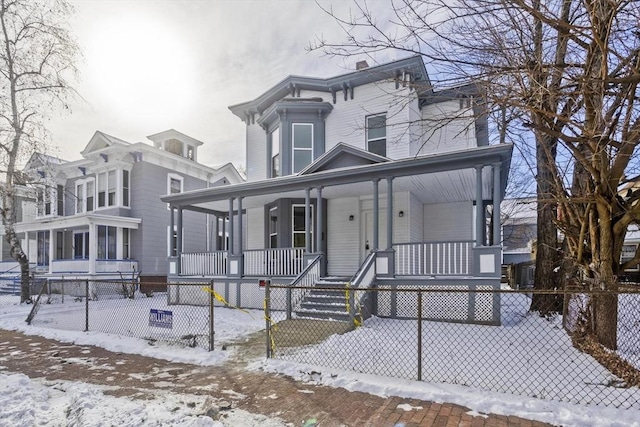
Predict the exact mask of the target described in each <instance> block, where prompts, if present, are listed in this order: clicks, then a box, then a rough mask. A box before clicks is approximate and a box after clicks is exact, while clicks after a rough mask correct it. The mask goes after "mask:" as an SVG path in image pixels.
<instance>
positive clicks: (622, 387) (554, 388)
mask: <svg viewBox="0 0 640 427" xmlns="http://www.w3.org/2000/svg"><path fill="white" fill-rule="evenodd" d="M287 290H288V291H289V292H287ZM307 291H308V289H307ZM291 293H292V292H291V290H290V289H288V288H287V287H283V286H277V285H275V286H271V287H270V289H269V290H268V292H267V304H266V316H267V318H268V319H269V324H270V327H269V328H268V341H267V342H268V343H269V345H268V349H267V354H268V356H271V357H275V358H278V359H285V360H291V361H296V362H300V363H309V364H313V365H319V366H325V367H330V368H337V369H347V370H352V371H356V372H361V373H367V374H375V375H385V376H391V377H398V378H406V379H413V380H422V381H428V382H434V383H446V384H456V385H462V386H469V387H474V388H480V389H485V390H492V391H497V392H504V393H510V394H522V395H528V396H533V397H536V398H541V399H550V400H557V401H567V402H575V403H580V404H600V405H611V406H615V407H624V408H631V407H633V408H640V388H639V386H640V371H639V370H638V369H639V368H640V292H638V291H633V290H629V291H620V292H619V293H618V294H616V296H617V301H618V309H617V318H614V319H608V320H609V321H611V322H614V324H613V325H612V330H613V331H614V333H616V332H617V350H616V351H609V350H606V349H604V348H603V347H602V346H600V345H598V344H597V343H596V342H595V341H594V339H593V338H592V337H591V335H589V333H588V331H586V330H583V329H580V328H576V327H575V325H581V324H584V323H585V322H586V323H588V321H589V318H588V317H589V314H588V311H587V309H588V305H589V301H590V299H591V298H592V297H593V296H594V293H590V292H585V291H573V292H567V293H562V292H561V293H557V292H556V293H547V294H542V293H536V294H535V295H536V298H537V299H538V300H537V301H538V307H540V306H541V305H540V301H542V309H541V310H540V311H536V312H531V311H530V307H531V302H532V297H533V295H534V293H533V292H531V291H530V292H524V291H513V290H492V289H490V288H489V289H476V290H475V291H469V290H460V289H459V288H458V289H440V288H439V289H424V288H420V287H417V288H416V287H413V288H410V287H405V286H398V287H397V288H390V287H387V288H384V289H382V288H380V289H367V290H358V293H357V294H356V297H355V298H353V295H354V292H353V291H352V290H350V289H349V288H345V289H335V288H332V289H324V290H323V289H318V288H316V289H314V290H311V291H310V293H309V295H311V296H313V295H315V296H313V298H316V299H319V300H322V299H323V298H324V300H325V301H331V303H328V304H325V306H322V305H320V306H318V305H316V307H317V308H316V309H315V311H310V310H305V311H304V312H302V311H300V312H297V311H296V310H295V309H294V310H293V311H289V310H288V309H287V308H284V309H283V308H282V307H287V304H286V298H287V294H291ZM294 293H295V290H294ZM331 293H333V295H331ZM365 296H366V298H365ZM558 299H560V300H561V301H563V300H564V301H565V304H564V307H565V310H564V313H552V312H549V313H546V314H541V313H542V312H546V311H547V310H546V309H545V305H544V304H545V301H546V303H548V304H549V307H552V306H553V307H557V306H558V304H557V303H558ZM365 300H368V301H375V304H373V310H372V315H371V316H368V315H367V314H366V311H363V310H362V309H361V306H360V304H359V301H365ZM472 300H473V302H474V303H473V304H471V303H470V301H472ZM381 301H393V304H394V306H395V307H397V309H396V310H395V315H394V316H393V317H390V316H389V311H388V310H378V308H379V307H384V306H385V304H382V303H381ZM470 307H473V310H484V311H487V312H491V316H488V318H494V313H495V312H496V310H498V312H499V322H498V323H495V322H489V323H487V324H477V323H476V324H472V323H469V322H468V321H467V320H466V319H467V318H471V317H472V316H474V317H475V318H477V317H478V313H466V312H465V311H468V310H470V309H471V308H470ZM560 307H562V304H561V305H560ZM345 313H349V314H350V316H344V314H345ZM363 313H365V314H363ZM480 314H482V313H480ZM345 317H346V319H348V320H344V319H345ZM337 319H342V320H337ZM563 319H564V322H563ZM588 343H590V344H589V345H587V344H588Z"/></svg>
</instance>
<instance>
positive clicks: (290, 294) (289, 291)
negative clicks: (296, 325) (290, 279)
mask: <svg viewBox="0 0 640 427" xmlns="http://www.w3.org/2000/svg"><path fill="white" fill-rule="evenodd" d="M292 298H293V289H291V286H288V287H287V320H291V312H293V301H292V300H291V299H292Z"/></svg>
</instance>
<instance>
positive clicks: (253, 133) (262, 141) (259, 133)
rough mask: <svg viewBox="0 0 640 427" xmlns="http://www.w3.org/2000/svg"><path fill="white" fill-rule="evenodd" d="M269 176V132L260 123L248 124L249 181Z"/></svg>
mask: <svg viewBox="0 0 640 427" xmlns="http://www.w3.org/2000/svg"><path fill="white" fill-rule="evenodd" d="M265 178H267V134H266V133H265V131H264V129H262V128H261V127H260V125H258V124H252V125H247V181H258V180H261V179H265Z"/></svg>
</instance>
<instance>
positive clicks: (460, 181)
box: [162, 144, 512, 212]
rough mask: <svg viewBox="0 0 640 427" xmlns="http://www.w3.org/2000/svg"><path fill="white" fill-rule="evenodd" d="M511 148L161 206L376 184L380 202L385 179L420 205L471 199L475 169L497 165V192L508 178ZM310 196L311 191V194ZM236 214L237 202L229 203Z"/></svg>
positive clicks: (229, 189)
mask: <svg viewBox="0 0 640 427" xmlns="http://www.w3.org/2000/svg"><path fill="white" fill-rule="evenodd" d="M511 151H512V146H511V145H506V144H502V145H493V146H485V147H479V148H475V149H472V150H463V151H457V152H452V153H445V154H440V155H431V156H425V157H420V158H414V159H405V160H397V161H391V162H385V163H379V164H373V165H366V166H356V167H350V168H341V169H332V170H327V171H321V172H317V173H313V174H309V175H303V176H296V175H293V176H285V177H280V178H274V179H269V180H264V181H252V182H245V183H241V184H235V185H228V186H222V187H215V188H208V189H204V190H195V191H190V192H185V193H181V194H176V195H172V196H164V197H162V200H163V201H164V202H168V203H171V204H172V205H174V206H176V207H179V206H182V207H183V208H186V209H189V208H201V209H208V210H213V211H220V212H227V211H228V210H229V198H230V197H243V201H242V207H243V208H255V207H260V206H263V205H265V204H269V203H270V202H272V201H274V200H277V199H280V198H304V197H305V188H312V189H313V188H316V187H318V186H322V197H323V198H325V199H337V198H345V197H361V196H364V197H367V196H369V197H370V196H371V195H372V193H373V183H372V181H373V180H374V179H379V180H380V183H379V189H378V191H379V194H380V197H386V192H387V181H386V179H385V178H386V177H394V180H393V191H394V193H395V192H404V191H410V192H412V193H413V194H414V195H416V196H417V197H418V198H419V199H420V201H421V202H422V203H425V204H426V203H443V202H458V201H468V200H475V197H476V185H475V182H476V178H475V177H476V170H475V168H474V167H476V166H478V165H482V166H490V165H493V164H501V165H502V168H501V170H502V174H501V175H502V179H501V187H502V188H501V191H504V188H505V187H506V182H507V176H508V173H509V164H510V159H511ZM492 188H493V176H492V171H491V168H490V167H485V168H484V169H483V173H482V198H483V199H484V200H490V199H491V198H492ZM311 197H312V198H315V197H316V191H315V190H312V191H311ZM234 208H235V209H237V202H236V203H234Z"/></svg>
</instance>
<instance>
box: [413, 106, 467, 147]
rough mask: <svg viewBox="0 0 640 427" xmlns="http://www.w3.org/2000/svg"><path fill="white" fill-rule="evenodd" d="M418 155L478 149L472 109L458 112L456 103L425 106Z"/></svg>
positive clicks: (458, 108)
mask: <svg viewBox="0 0 640 427" xmlns="http://www.w3.org/2000/svg"><path fill="white" fill-rule="evenodd" d="M421 141H426V142H424V144H422V143H421V142H419V143H418V145H417V146H416V149H417V150H418V152H417V154H418V155H424V154H431V153H441V152H448V151H455V150H463V149H466V148H472V147H476V146H477V142H476V136H475V126H474V120H473V110H472V109H471V108H464V109H460V101H459V100H451V101H446V102H440V103H438V104H431V105H427V106H425V107H424V108H423V109H422V138H421Z"/></svg>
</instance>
